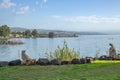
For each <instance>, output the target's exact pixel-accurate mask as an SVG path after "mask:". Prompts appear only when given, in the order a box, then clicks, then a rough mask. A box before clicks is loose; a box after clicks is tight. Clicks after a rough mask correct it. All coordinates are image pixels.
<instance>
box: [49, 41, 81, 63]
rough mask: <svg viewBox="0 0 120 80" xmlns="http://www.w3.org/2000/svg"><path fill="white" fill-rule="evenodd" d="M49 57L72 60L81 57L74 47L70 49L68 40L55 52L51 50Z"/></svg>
mask: <svg viewBox="0 0 120 80" xmlns="http://www.w3.org/2000/svg"><path fill="white" fill-rule="evenodd" d="M49 57H50V59H51V60H52V59H56V60H60V61H71V60H72V59H75V58H80V54H79V53H77V52H76V51H75V50H74V48H73V49H70V48H69V47H68V45H67V43H66V41H64V44H63V47H60V46H58V47H57V49H56V50H55V51H54V52H50V55H49Z"/></svg>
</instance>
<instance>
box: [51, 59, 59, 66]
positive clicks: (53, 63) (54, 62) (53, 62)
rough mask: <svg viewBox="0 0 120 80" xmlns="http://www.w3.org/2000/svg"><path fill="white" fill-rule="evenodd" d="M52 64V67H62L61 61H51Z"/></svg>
mask: <svg viewBox="0 0 120 80" xmlns="http://www.w3.org/2000/svg"><path fill="white" fill-rule="evenodd" d="M51 64H52V65H60V64H61V61H59V60H56V59H54V60H51Z"/></svg>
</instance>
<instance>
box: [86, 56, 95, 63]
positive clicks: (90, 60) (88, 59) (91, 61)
mask: <svg viewBox="0 0 120 80" xmlns="http://www.w3.org/2000/svg"><path fill="white" fill-rule="evenodd" d="M93 60H94V59H93V58H92V57H86V63H93Z"/></svg>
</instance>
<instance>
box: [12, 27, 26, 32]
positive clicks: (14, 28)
mask: <svg viewBox="0 0 120 80" xmlns="http://www.w3.org/2000/svg"><path fill="white" fill-rule="evenodd" d="M10 30H11V31H12V32H14V31H17V32H24V31H25V30H27V29H26V28H20V27H10Z"/></svg>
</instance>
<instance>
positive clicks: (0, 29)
mask: <svg viewBox="0 0 120 80" xmlns="http://www.w3.org/2000/svg"><path fill="white" fill-rule="evenodd" d="M9 34H10V28H9V27H8V26H7V25H2V26H0V36H2V37H8V36H9Z"/></svg>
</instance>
